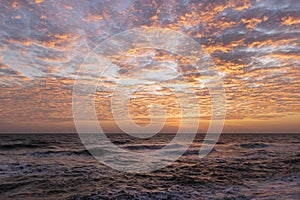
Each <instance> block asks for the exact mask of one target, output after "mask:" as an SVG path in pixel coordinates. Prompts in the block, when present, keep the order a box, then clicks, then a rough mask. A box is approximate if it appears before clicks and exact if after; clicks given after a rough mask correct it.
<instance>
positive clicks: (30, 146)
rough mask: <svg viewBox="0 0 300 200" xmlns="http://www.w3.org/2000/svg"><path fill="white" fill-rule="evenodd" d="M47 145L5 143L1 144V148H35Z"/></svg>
mask: <svg viewBox="0 0 300 200" xmlns="http://www.w3.org/2000/svg"><path fill="white" fill-rule="evenodd" d="M41 147H45V145H39V144H3V145H0V149H1V150H12V149H35V148H41Z"/></svg>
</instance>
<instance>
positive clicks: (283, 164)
mask: <svg viewBox="0 0 300 200" xmlns="http://www.w3.org/2000/svg"><path fill="white" fill-rule="evenodd" d="M109 137H110V138H111V140H112V141H113V142H114V143H115V144H116V145H119V146H120V147H122V148H124V149H128V150H131V151H139V152H143V151H149V150H151V151H153V150H155V149H157V148H160V147H161V146H163V145H164V144H165V143H167V142H168V141H170V139H172V135H169V134H168V135H159V136H157V137H155V138H154V139H151V140H140V141H137V140H133V139H132V138H129V137H125V136H124V135H118V134H115V135H110V136H109ZM201 139H202V136H201V135H199V136H197V138H196V139H195V141H194V143H193V144H192V145H191V147H190V149H189V150H188V151H187V152H186V153H185V154H184V155H183V156H182V157H181V158H180V159H179V160H177V161H176V162H174V163H173V164H172V165H170V166H167V167H165V168H163V169H161V170H158V171H155V172H151V173H147V174H128V173H123V172H118V171H116V170H113V169H111V168H109V167H107V166H105V165H103V164H101V163H99V162H98V161H97V160H96V159H94V158H93V157H92V156H91V155H90V154H89V152H88V151H86V150H85V148H84V146H83V145H82V144H81V141H80V139H79V137H78V136H77V135H76V134H60V135H58V134H56V135H53V134H43V135H33V134H31V135H28V134H27V135H25V134H24V135H21V134H20V135H12V134H10V135H0V199H300V135H287V134H286V135H284V134H281V135H267V134H266V135H254V134H253V135H250V134H249V135H225V134H224V135H222V136H221V138H220V140H219V142H218V143H217V145H216V146H215V148H214V150H213V151H212V152H211V153H210V154H209V155H208V156H207V157H205V158H203V159H199V158H198V151H199V149H200V146H201V143H202V140H201Z"/></svg>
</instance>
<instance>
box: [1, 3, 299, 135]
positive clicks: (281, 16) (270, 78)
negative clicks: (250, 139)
mask: <svg viewBox="0 0 300 200" xmlns="http://www.w3.org/2000/svg"><path fill="white" fill-rule="evenodd" d="M299 13H300V3H298V2H297V1H295V0H286V1H280V0H256V1H255V0H244V1H236V0H230V1H227V0H226V1H225V0H218V1H210V0H202V1H198V0H197V1H196V0H194V1H192V0H190V1H189V0H181V1H175V0H171V1H154V0H153V1H148V0H146V1H137V0H136V1H135V0H117V1H76V0H64V1H62V0H57V1H52V0H47V1H43V0H35V1H5V0H2V1H0V27H1V28H0V77H1V79H0V90H1V96H0V98H1V101H0V103H1V106H0V110H1V116H0V124H2V125H1V127H3V129H4V130H5V131H9V130H14V129H13V128H12V127H13V126H14V125H11V124H16V123H19V124H22V123H23V124H24V123H25V124H26V123H33V122H36V123H40V124H41V123H46V124H47V123H64V122H70V123H71V122H72V110H71V109H72V87H73V84H74V80H75V79H76V78H78V79H79V80H80V81H89V80H91V79H95V78H97V77H98V76H99V74H94V73H93V71H92V70H91V69H89V70H87V71H86V73H84V72H83V71H80V73H78V72H79V66H80V64H81V63H82V62H83V61H84V58H85V56H86V55H87V54H88V53H89V52H90V51H91V50H92V49H94V48H95V47H96V46H97V45H98V44H99V43H100V42H102V41H104V40H105V39H107V38H109V37H111V36H113V35H115V34H118V33H121V32H122V31H125V30H129V29H132V28H139V27H161V28H169V29H171V30H175V31H179V32H181V33H183V34H185V35H187V36H189V37H191V38H193V39H194V40H196V41H197V42H198V43H199V44H200V45H201V46H202V48H203V50H204V51H205V52H206V53H207V54H209V55H210V56H211V57H212V59H213V61H214V62H215V66H216V68H217V70H218V71H219V75H220V76H222V77H223V81H224V87H225V90H226V102H227V105H226V106H227V117H226V118H227V120H228V121H230V120H233V121H235V122H236V123H237V124H238V123H239V121H240V122H242V121H243V120H257V121H260V120H269V121H270V120H271V121H272V120H274V123H275V121H276V120H278V119H280V118H282V119H284V118H286V117H289V116H292V118H293V119H294V120H295V121H296V119H297V118H298V117H299V115H300V106H299V99H300V95H299V94H300V78H299V77H300V67H299V66H300V14H299ZM174 42H176V41H174ZM114 61H115V62H114V64H112V65H110V66H109V68H108V69H107V71H106V73H105V76H104V77H102V78H101V79H100V80H99V86H98V89H97V94H96V103H97V104H96V109H97V114H98V118H99V119H101V120H108V121H109V120H111V119H112V113H111V110H110V100H111V97H112V91H113V88H114V87H115V86H116V84H117V82H118V81H119V80H122V84H123V85H126V86H127V87H129V88H130V87H133V88H134V87H138V86H139V85H141V84H145V81H146V82H148V85H151V88H152V89H151V91H150V90H149V89H146V91H143V90H141V91H139V92H136V93H135V94H134V95H133V96H132V100H131V103H130V108H129V109H130V111H131V115H132V117H133V118H134V119H135V121H136V122H138V123H140V124H143V123H144V122H146V123H147V122H148V121H149V118H148V114H149V106H150V104H151V103H153V102H155V103H159V104H162V105H164V107H165V109H166V112H167V116H168V118H169V120H170V121H171V122H170V126H173V125H174V126H176V124H178V118H179V117H180V106H179V105H178V102H177V100H176V95H175V94H174V92H172V91H171V90H170V89H169V88H167V87H165V86H164V85H163V84H167V85H172V86H173V87H172V89H173V90H175V91H176V92H177V95H179V96H180V95H181V96H184V97H186V101H187V103H188V101H189V97H190V96H191V95H192V94H191V93H189V91H188V90H187V89H186V88H185V85H186V84H187V83H188V85H189V86H190V87H192V88H193V91H194V93H195V94H196V95H197V99H198V102H199V105H200V110H201V116H190V117H191V119H193V118H199V117H203V119H209V117H210V115H211V106H210V98H209V94H208V90H207V88H206V87H205V81H204V78H203V77H201V75H200V74H198V73H196V72H195V70H194V68H193V66H191V65H190V64H189V63H188V62H187V61H186V60H184V59H183V58H182V57H180V56H177V55H171V54H170V53H169V52H164V51H160V50H153V49H138V50H134V51H128V52H125V53H124V56H123V57H121V58H118V59H115V60H114ZM149 91H150V93H149ZM146 92H147V93H146ZM191 109H192V108H191ZM284 122H285V121H284V120H282V123H283V124H284ZM276 123H278V122H277V121H276ZM20 126H21V125H20ZM233 126H234V125H233ZM237 126H238V125H237ZM299 128H300V127H299V125H297V123H296V125H293V127H292V128H291V131H295V130H296V131H297V130H298V131H299ZM18 130H19V129H18ZM21 130H22V129H21ZM43 130H44V129H43ZM238 131H239V130H238ZM240 131H247V130H245V128H244V129H241V130H240ZM269 131H270V132H272V131H274V130H273V129H272V127H270V129H269Z"/></svg>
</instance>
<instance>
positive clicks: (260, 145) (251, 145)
mask: <svg viewBox="0 0 300 200" xmlns="http://www.w3.org/2000/svg"><path fill="white" fill-rule="evenodd" d="M240 146H241V147H242V148H245V149H255V148H266V147H268V146H269V145H267V144H265V143H245V144H240Z"/></svg>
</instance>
